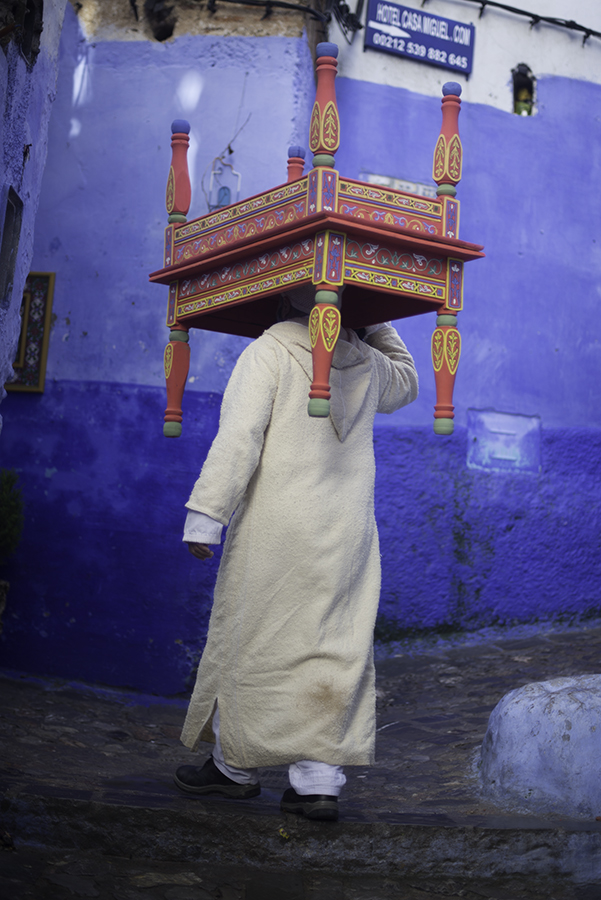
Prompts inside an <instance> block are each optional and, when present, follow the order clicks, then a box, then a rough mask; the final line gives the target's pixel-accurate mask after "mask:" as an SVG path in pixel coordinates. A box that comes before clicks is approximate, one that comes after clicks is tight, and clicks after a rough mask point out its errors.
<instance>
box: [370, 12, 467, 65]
mask: <svg viewBox="0 0 601 900" xmlns="http://www.w3.org/2000/svg"><path fill="white" fill-rule="evenodd" d="M475 33H476V29H475V28H474V26H473V25H466V24H465V23H464V22H454V21H453V20H452V19H443V18H442V16H432V15H430V14H429V13H425V12H421V11H418V10H415V9H408V8H407V7H406V6H399V5H398V4H397V3H386V2H383V0H369V5H368V7H367V25H366V28H365V47H370V48H371V49H372V50H381V51H383V52H384V53H393V54H395V56H405V57H409V58H410V59H415V60H418V61H419V62H425V63H429V64H430V65H433V66H442V68H444V69H452V70H453V71H454V72H463V73H464V75H469V73H470V72H471V71H472V60H473V56H474V37H475Z"/></svg>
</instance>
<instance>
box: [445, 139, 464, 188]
mask: <svg viewBox="0 0 601 900" xmlns="http://www.w3.org/2000/svg"><path fill="white" fill-rule="evenodd" d="M462 156H463V148H462V147H461V139H460V138H459V135H458V134H454V135H453V137H452V138H451V140H450V142H449V148H448V150H447V164H446V168H447V171H448V174H449V175H450V177H451V180H452V181H454V182H457V181H461V162H462Z"/></svg>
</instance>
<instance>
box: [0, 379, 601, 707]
mask: <svg viewBox="0 0 601 900" xmlns="http://www.w3.org/2000/svg"><path fill="white" fill-rule="evenodd" d="M184 402H185V419H184V434H183V436H182V437H181V438H180V439H178V440H168V439H166V438H163V436H162V434H161V422H162V413H163V406H164V396H163V392H162V391H161V390H159V389H158V388H148V387H140V386H138V385H113V384H106V383H94V382H93V383H78V382H68V381H65V382H60V383H52V382H51V383H50V384H49V385H48V387H47V390H46V393H45V394H44V395H41V396H34V395H29V396H26V395H22V394H21V395H16V394H12V395H10V397H9V398H8V399H7V400H6V403H5V405H4V407H3V408H4V409H5V427H4V431H3V434H2V457H1V460H0V464H1V465H2V466H9V467H14V468H16V469H17V470H18V471H19V474H20V479H21V484H22V487H23V492H24V496H25V501H26V526H25V532H24V537H23V541H22V544H21V546H20V549H19V551H18V553H17V554H16V556H15V557H14V558H13V560H12V561H11V563H10V564H9V565H8V566H7V567H6V569H5V571H4V572H3V577H5V578H7V579H8V580H9V581H10V583H11V589H10V593H9V600H8V605H7V609H6V612H5V614H4V631H3V633H2V636H1V638H0V651H1V655H0V664H1V665H3V666H6V667H10V668H14V669H22V670H26V671H29V672H35V673H41V674H51V675H57V676H62V677H67V678H79V679H84V680H89V681H95V682H104V683H106V684H113V685H122V686H127V687H132V688H139V689H143V690H145V691H152V692H156V693H162V694H172V693H177V692H180V691H185V690H187V689H188V688H189V687H190V681H191V677H192V674H193V670H194V664H195V661H196V659H197V658H198V654H199V652H200V649H201V647H202V643H203V639H204V635H205V633H206V627H207V623H208V616H209V613H210V606H211V598H212V589H213V584H214V580H215V575H216V570H217V564H218V560H219V557H220V552H219V551H218V552H217V554H216V556H215V558H214V559H213V560H212V561H211V562H208V563H204V564H202V563H200V562H198V561H196V560H194V559H193V558H192V556H190V555H189V554H188V553H187V551H186V549H185V547H184V546H183V545H182V543H181V533H182V525H183V521H184V515H185V513H184V503H185V501H186V500H187V498H188V495H189V492H190V490H191V488H192V485H193V483H194V480H195V478H196V475H197V472H198V471H199V469H200V466H201V464H202V462H203V460H204V458H205V456H206V453H207V450H208V448H209V446H210V442H211V440H212V438H213V436H214V434H215V433H216V429H217V424H218V413H219V402H220V397H219V395H216V394H201V393H197V392H196V393H194V392H190V393H188V394H187V396H186V397H185V398H184ZM375 447H376V458H377V473H378V474H377V484H376V514H377V519H378V524H379V529H380V536H381V545H382V547H381V549H382V565H383V588H382V601H381V612H382V614H383V615H384V616H385V617H386V619H387V620H388V622H389V623H392V624H394V625H395V626H398V627H400V628H401V629H406V630H421V629H426V628H441V627H454V628H476V627H478V626H483V625H489V624H493V623H509V622H528V621H535V620H537V619H544V618H553V617H556V616H559V615H576V614H578V615H582V614H587V613H591V612H594V611H597V612H601V593H600V592H599V589H598V586H599V584H600V583H601V556H600V554H599V544H600V541H599V535H600V534H601V430H598V429H581V430H576V429H572V430H554V431H545V430H544V429H543V432H542V449H541V457H542V468H541V471H540V473H538V474H532V473H522V472H489V471H480V470H475V469H470V468H468V467H467V432H466V430H465V429H458V431H457V433H456V434H455V435H454V436H453V437H451V438H448V439H447V438H441V437H437V436H435V435H434V434H432V432H431V431H430V429H429V428H425V427H424V428H396V427H387V428H377V429H376V436H375Z"/></svg>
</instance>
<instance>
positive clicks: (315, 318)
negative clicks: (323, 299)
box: [309, 306, 319, 347]
mask: <svg viewBox="0 0 601 900" xmlns="http://www.w3.org/2000/svg"><path fill="white" fill-rule="evenodd" d="M318 337H319V307H318V306H314V307H313V309H312V310H311V315H310V316H309V340H310V341H311V347H315V345H316V344H317V338H318Z"/></svg>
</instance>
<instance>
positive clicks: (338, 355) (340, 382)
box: [265, 316, 373, 441]
mask: <svg viewBox="0 0 601 900" xmlns="http://www.w3.org/2000/svg"><path fill="white" fill-rule="evenodd" d="M308 326H309V317H308V316H307V317H305V318H302V319H289V320H288V321H287V322H279V323H278V324H277V325H272V327H271V328H269V329H268V330H267V331H266V332H265V334H268V335H270V336H271V337H273V338H274V339H275V340H276V341H278V343H280V344H282V346H283V347H285V348H286V350H288V352H289V353H290V355H291V356H293V357H294V359H295V360H296V361H297V363H298V364H299V365H300V367H301V368H302V370H303V371H304V373H305V375H306V376H307V379H308V383H309V385H311V382H312V381H313V358H312V356H311V343H310V340H309V327H308ZM372 352H373V351H372V349H371V348H370V347H368V346H367V344H364V343H363V341H361V340H360V339H359V338H358V337H357V335H356V334H355V332H354V331H349V330H347V329H345V328H343V329H342V330H341V332H340V337H339V338H338V343H337V344H336V349H335V350H334V357H333V359H332V369H331V372H330V391H331V394H332V397H331V399H330V419H331V421H332V424H333V426H334V428H335V430H336V434H337V435H338V439H339V440H340V441H344V440H345V438H346V437H347V436H348V434H349V432H350V431H351V429H352V427H353V425H354V424H355V420H356V418H357V416H358V415H359V413H360V411H361V408H362V407H363V404H364V403H365V397H366V395H367V391H368V389H369V385H370V383H371V373H372V361H371V359H370V355H371V353H372Z"/></svg>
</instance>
